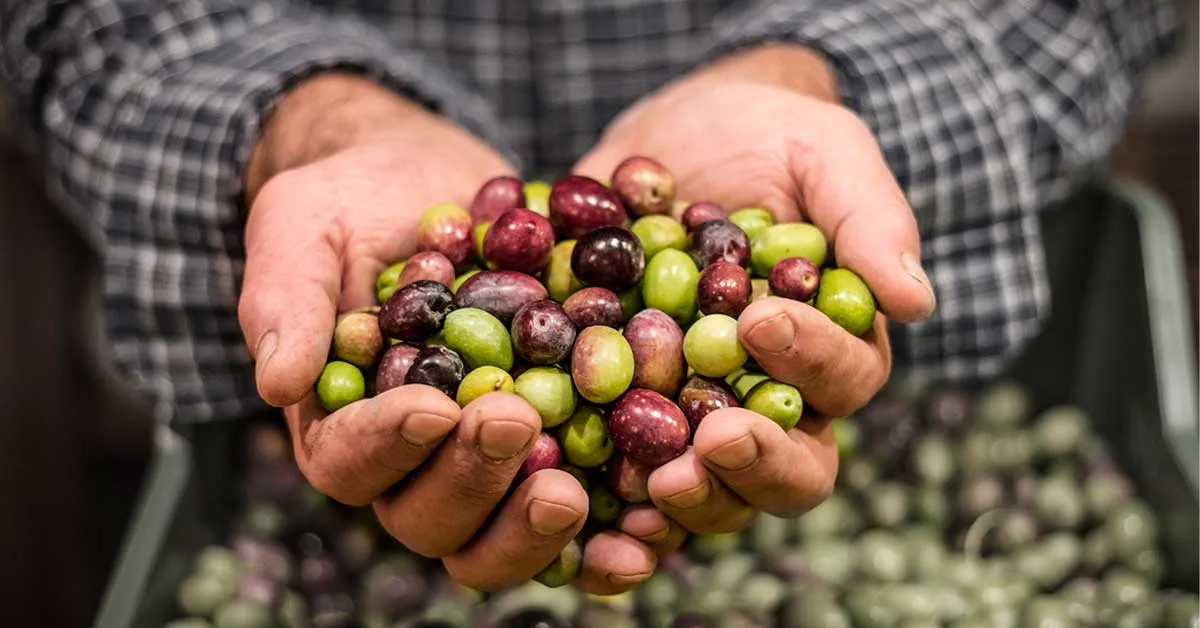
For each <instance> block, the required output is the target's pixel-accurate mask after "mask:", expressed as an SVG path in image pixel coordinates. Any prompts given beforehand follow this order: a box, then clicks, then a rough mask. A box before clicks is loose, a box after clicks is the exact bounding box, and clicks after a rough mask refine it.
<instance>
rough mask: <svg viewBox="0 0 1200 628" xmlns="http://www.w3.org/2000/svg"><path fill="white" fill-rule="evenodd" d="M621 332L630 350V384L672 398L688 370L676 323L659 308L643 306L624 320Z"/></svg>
mask: <svg viewBox="0 0 1200 628" xmlns="http://www.w3.org/2000/svg"><path fill="white" fill-rule="evenodd" d="M623 335H624V336H625V340H626V341H627V342H628V343H629V348H630V350H632V351H633V365H634V366H633V381H632V382H631V383H630V386H632V387H633V388H647V389H650V390H653V391H655V392H657V393H658V394H660V395H663V396H664V397H668V398H674V397H675V394H676V393H677V392H679V387H680V386H682V385H683V378H684V375H686V374H687V363H686V362H685V361H684V358H683V330H681V329H680V328H679V325H678V324H676V323H675V321H674V319H672V318H671V317H670V316H667V314H666V313H664V312H662V311H660V310H655V309H648V310H642V311H641V312H638V313H637V314H635V315H634V316H633V318H630V319H629V322H627V323H626V324H625V331H624V332H623Z"/></svg>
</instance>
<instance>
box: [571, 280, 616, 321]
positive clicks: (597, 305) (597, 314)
mask: <svg viewBox="0 0 1200 628" xmlns="http://www.w3.org/2000/svg"><path fill="white" fill-rule="evenodd" d="M563 310H564V311H566V313H567V316H568V317H570V318H571V322H573V323H575V327H576V328H577V329H587V328H588V327H591V326H592V325H603V326H605V327H612V328H613V329H619V328H620V327H621V322H622V321H623V320H624V316H623V314H622V311H621V297H618V296H617V293H615V292H613V291H612V290H609V289H608V288H599V287H592V288H584V289H582V290H580V291H578V292H576V293H574V294H572V295H571V296H569V297H567V300H566V301H563Z"/></svg>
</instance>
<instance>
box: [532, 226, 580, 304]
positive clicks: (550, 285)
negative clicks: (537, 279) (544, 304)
mask: <svg viewBox="0 0 1200 628" xmlns="http://www.w3.org/2000/svg"><path fill="white" fill-rule="evenodd" d="M574 251H575V241H574V240H563V241H562V242H559V243H558V244H555V245H554V248H553V249H551V251H550V263H549V264H548V265H547V266H546V271H545V272H544V273H542V282H543V283H545V285H546V292H547V293H548V294H549V296H550V298H551V299H554V300H555V301H557V302H559V303H562V302H564V301H566V300H567V297H569V296H571V295H572V294H574V293H575V292H577V291H579V290H580V289H581V288H583V282H582V281H579V278H578V277H576V276H575V273H573V272H571V253H573V252H574Z"/></svg>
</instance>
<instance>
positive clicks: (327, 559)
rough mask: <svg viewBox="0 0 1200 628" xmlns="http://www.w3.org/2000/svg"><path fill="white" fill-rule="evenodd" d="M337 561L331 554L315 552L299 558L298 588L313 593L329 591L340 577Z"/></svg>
mask: <svg viewBox="0 0 1200 628" xmlns="http://www.w3.org/2000/svg"><path fill="white" fill-rule="evenodd" d="M338 571H339V570H338V567H337V562H335V561H334V560H333V557H332V556H328V555H326V554H315V555H312V556H306V557H305V558H303V559H301V560H300V588H301V589H303V590H304V592H305V593H308V594H309V595H313V594H316V593H321V592H324V591H329V590H331V589H333V588H334V587H336V586H337V584H338V581H339V580H340V579H341V574H340V573H338Z"/></svg>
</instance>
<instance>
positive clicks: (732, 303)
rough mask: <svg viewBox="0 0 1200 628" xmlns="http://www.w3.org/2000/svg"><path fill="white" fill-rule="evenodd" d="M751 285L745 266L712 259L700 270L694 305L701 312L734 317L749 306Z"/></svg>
mask: <svg viewBox="0 0 1200 628" xmlns="http://www.w3.org/2000/svg"><path fill="white" fill-rule="evenodd" d="M752 292H753V286H752V284H751V283H750V273H748V272H746V269H745V268H742V267H741V266H738V265H737V264H730V263H729V262H713V263H712V264H709V265H708V266H707V267H705V269H704V271H703V272H701V273H700V280H699V282H698V283H697V284H696V305H697V307H699V308H700V311H701V312H703V313H705V314H725V315H726V316H732V317H733V318H737V317H738V316H741V314H742V310H745V309H746V306H747V305H750V295H751V293H752Z"/></svg>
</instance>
